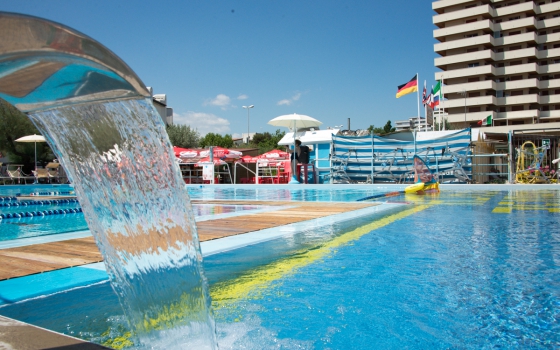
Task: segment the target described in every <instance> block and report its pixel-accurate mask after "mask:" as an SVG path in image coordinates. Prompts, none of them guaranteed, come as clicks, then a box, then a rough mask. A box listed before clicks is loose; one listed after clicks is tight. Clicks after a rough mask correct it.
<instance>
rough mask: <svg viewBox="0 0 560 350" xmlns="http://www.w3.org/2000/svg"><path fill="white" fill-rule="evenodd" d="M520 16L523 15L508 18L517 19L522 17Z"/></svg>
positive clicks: (510, 19)
mask: <svg viewBox="0 0 560 350" xmlns="http://www.w3.org/2000/svg"><path fill="white" fill-rule="evenodd" d="M520 18H521V16H515V17H511V18H509V19H508V20H509V21H515V20H516V19H520Z"/></svg>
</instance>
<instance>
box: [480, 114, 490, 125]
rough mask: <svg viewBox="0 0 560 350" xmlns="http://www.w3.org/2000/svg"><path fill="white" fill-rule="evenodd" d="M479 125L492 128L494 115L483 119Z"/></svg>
mask: <svg viewBox="0 0 560 350" xmlns="http://www.w3.org/2000/svg"><path fill="white" fill-rule="evenodd" d="M477 124H478V125H479V126H492V114H490V115H489V116H488V117H484V118H482V120H480V121H479V122H478V123H477Z"/></svg>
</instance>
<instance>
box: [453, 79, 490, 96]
mask: <svg viewBox="0 0 560 350" xmlns="http://www.w3.org/2000/svg"><path fill="white" fill-rule="evenodd" d="M444 83H445V81H444ZM495 86H496V83H495V82H493V81H492V80H483V81H475V82H472V83H463V84H453V85H444V87H443V94H444V95H447V94H453V93H461V92H462V91H463V90H466V91H479V90H496V88H495Z"/></svg>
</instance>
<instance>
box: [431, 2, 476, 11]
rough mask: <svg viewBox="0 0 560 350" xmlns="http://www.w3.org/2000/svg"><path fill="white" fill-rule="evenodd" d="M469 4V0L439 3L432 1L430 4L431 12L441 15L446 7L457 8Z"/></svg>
mask: <svg viewBox="0 0 560 350" xmlns="http://www.w3.org/2000/svg"><path fill="white" fill-rule="evenodd" d="M469 2H471V0H441V1H434V2H432V10H434V11H435V12H437V13H440V14H441V13H443V12H444V9H445V8H447V7H453V6H458V5H461V4H467V3H469Z"/></svg>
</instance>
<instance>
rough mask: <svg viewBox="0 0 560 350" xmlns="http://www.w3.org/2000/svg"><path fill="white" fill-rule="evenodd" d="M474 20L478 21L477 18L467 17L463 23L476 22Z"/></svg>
mask: <svg viewBox="0 0 560 350" xmlns="http://www.w3.org/2000/svg"><path fill="white" fill-rule="evenodd" d="M476 21H478V19H476V18H472V19H467V20H466V21H465V23H473V22H476Z"/></svg>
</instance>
